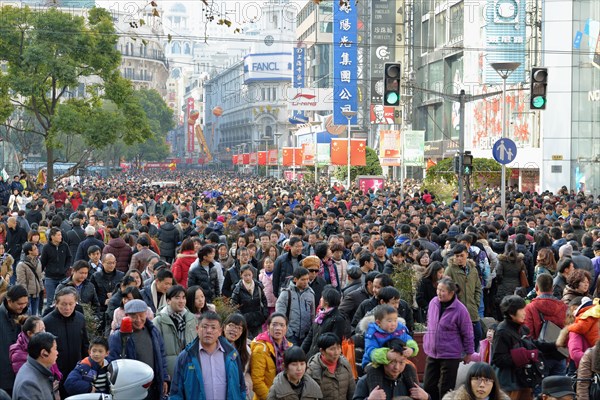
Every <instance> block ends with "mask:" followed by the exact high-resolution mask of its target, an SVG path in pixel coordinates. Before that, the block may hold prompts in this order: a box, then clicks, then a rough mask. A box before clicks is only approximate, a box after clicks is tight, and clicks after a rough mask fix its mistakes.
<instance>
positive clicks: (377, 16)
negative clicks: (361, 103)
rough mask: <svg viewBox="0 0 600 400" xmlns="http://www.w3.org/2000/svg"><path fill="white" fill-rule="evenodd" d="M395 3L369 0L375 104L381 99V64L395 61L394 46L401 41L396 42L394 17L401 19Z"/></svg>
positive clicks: (383, 0) (401, 15) (373, 98)
mask: <svg viewBox="0 0 600 400" xmlns="http://www.w3.org/2000/svg"><path fill="white" fill-rule="evenodd" d="M396 3H397V2H396V1H395V0H389V1H388V0H371V46H370V49H371V50H370V58H371V103H375V104H381V103H382V101H383V97H382V96H383V65H384V64H385V63H386V62H392V61H396V47H397V46H399V45H402V41H399V42H396V19H397V18H400V19H402V20H403V14H398V13H397V9H396ZM394 44H395V45H394ZM392 123H393V122H392Z"/></svg>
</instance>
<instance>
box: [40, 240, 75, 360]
mask: <svg viewBox="0 0 600 400" xmlns="http://www.w3.org/2000/svg"><path fill="white" fill-rule="evenodd" d="M71 259H72V258H71V252H70V251H69V246H68V245H67V244H66V243H65V242H60V243H59V244H58V246H55V245H54V244H52V242H48V243H47V244H45V245H44V247H42V254H41V256H40V261H41V262H42V269H43V271H44V274H46V278H50V279H64V277H65V275H66V273H67V270H68V269H69V267H70V266H71ZM77 361H79V360H77Z"/></svg>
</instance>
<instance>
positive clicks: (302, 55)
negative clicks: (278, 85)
mask: <svg viewBox="0 0 600 400" xmlns="http://www.w3.org/2000/svg"><path fill="white" fill-rule="evenodd" d="M293 56H294V63H293V68H292V69H293V72H292V74H293V75H292V82H293V85H294V87H295V88H303V87H304V81H305V79H306V74H305V68H306V67H305V61H306V47H304V46H298V47H294V53H293ZM292 119H293V120H306V117H305V115H304V112H303V111H298V110H292Z"/></svg>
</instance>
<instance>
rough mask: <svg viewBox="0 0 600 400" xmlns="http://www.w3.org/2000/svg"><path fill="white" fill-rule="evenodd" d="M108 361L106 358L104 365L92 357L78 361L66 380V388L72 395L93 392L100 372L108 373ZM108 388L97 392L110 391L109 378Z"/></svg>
mask: <svg viewBox="0 0 600 400" xmlns="http://www.w3.org/2000/svg"><path fill="white" fill-rule="evenodd" d="M107 367H108V361H106V360H104V365H100V364H98V363H97V362H95V361H94V360H92V359H91V358H90V357H86V358H84V359H83V360H81V361H80V362H78V363H77V365H76V366H75V368H74V369H73V371H71V372H70V373H69V376H67V379H66V380H65V390H66V391H67V393H68V394H70V395H71V396H75V395H77V394H85V393H91V391H92V387H93V386H94V381H95V380H96V378H97V376H98V374H99V373H106V368H107ZM106 386H107V387H106V389H107V390H103V391H100V392H96V393H108V389H109V388H108V380H107V384H106Z"/></svg>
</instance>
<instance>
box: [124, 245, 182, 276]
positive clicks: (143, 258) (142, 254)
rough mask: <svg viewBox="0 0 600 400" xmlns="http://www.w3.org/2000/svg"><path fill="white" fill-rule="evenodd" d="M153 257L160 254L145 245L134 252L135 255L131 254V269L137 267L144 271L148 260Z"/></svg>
mask: <svg viewBox="0 0 600 400" xmlns="http://www.w3.org/2000/svg"><path fill="white" fill-rule="evenodd" d="M152 257H156V258H158V257H159V255H158V254H157V253H155V252H154V251H152V250H151V249H150V248H149V247H143V248H142V249H141V250H139V251H138V252H136V253H133V255H132V256H131V262H130V263H129V269H137V270H138V271H140V272H144V270H145V269H146V266H147V265H148V261H150V258H152ZM177 282H179V281H177Z"/></svg>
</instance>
